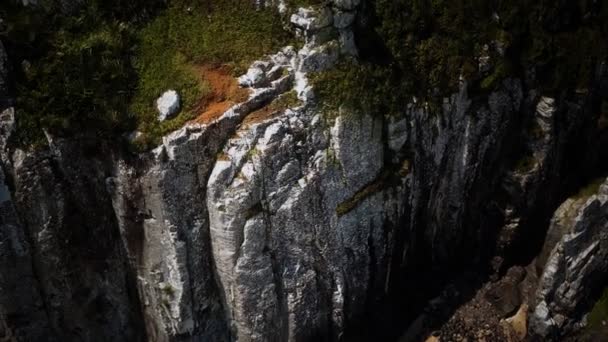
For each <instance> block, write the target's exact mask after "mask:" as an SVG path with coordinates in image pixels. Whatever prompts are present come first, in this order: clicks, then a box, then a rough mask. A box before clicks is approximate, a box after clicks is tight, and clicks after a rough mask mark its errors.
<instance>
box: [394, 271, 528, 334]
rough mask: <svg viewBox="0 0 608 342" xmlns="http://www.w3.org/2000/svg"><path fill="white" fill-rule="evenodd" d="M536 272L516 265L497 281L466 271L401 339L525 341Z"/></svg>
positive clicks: (430, 305) (430, 304)
mask: <svg viewBox="0 0 608 342" xmlns="http://www.w3.org/2000/svg"><path fill="white" fill-rule="evenodd" d="M533 272H534V271H533V270H532V268H531V267H527V268H526V269H524V268H522V267H517V266H516V267H513V268H511V269H510V270H509V271H508V272H507V274H506V275H505V276H504V277H503V278H501V279H500V280H497V281H491V280H490V281H484V280H481V279H475V277H474V276H473V277H470V276H467V275H463V278H462V279H460V280H457V281H455V282H454V283H452V284H450V285H448V286H447V287H446V289H445V290H444V291H443V293H442V294H441V295H440V296H439V297H437V298H435V299H433V300H431V301H430V302H429V304H428V306H427V307H426V309H425V310H424V313H423V314H422V315H421V316H420V317H419V318H418V319H417V320H416V321H415V322H414V323H413V324H412V325H410V327H409V329H408V331H407V333H406V334H405V335H403V337H402V338H401V339H400V340H399V342H409V341H432V342H448V341H452V342H456V341H468V342H472V341H480V342H481V341H484V342H520V341H524V340H525V338H526V333H527V326H526V321H527V315H528V310H529V309H528V305H527V304H526V303H527V302H528V301H529V298H530V296H531V295H532V293H533V291H534V284H535V282H536V280H535V275H534V274H533Z"/></svg>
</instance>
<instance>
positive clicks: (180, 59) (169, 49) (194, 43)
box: [130, 1, 290, 145]
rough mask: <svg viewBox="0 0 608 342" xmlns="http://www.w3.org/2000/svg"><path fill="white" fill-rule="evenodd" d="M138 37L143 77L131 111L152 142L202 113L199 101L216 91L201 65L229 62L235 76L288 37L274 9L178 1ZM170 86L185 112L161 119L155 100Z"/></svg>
mask: <svg viewBox="0 0 608 342" xmlns="http://www.w3.org/2000/svg"><path fill="white" fill-rule="evenodd" d="M138 38H139V41H140V46H139V47H138V50H137V53H136V57H135V63H134V65H135V69H136V70H137V74H138V75H139V76H140V78H139V82H138V87H137V91H136V93H135V96H134V98H133V101H132V104H131V106H130V110H131V111H132V112H134V113H137V115H138V117H139V130H141V131H142V132H143V133H144V134H145V135H146V141H147V144H151V145H155V144H157V143H158V142H159V139H160V137H162V136H163V135H164V134H166V133H168V132H170V131H172V130H175V129H177V128H179V127H181V126H183V124H184V123H185V122H187V121H189V120H192V119H194V118H195V117H196V116H197V115H198V114H200V113H198V112H197V111H196V110H197V109H198V105H199V102H200V101H201V100H202V99H204V98H206V97H209V95H210V92H211V91H212V89H211V88H210V86H209V84H208V82H206V80H205V79H204V77H202V75H201V74H200V73H198V72H197V70H198V68H197V66H200V65H220V64H222V65H227V66H229V68H231V70H232V72H233V73H234V74H235V75H237V74H240V73H243V72H244V71H245V70H246V68H247V67H248V66H249V64H250V63H251V62H253V61H254V60H255V59H256V58H259V57H261V56H263V55H264V54H267V53H270V52H272V51H274V50H276V49H278V48H279V47H281V46H283V45H284V44H287V42H288V41H289V40H290V36H289V35H288V34H287V33H286V32H285V31H284V30H283V28H282V26H281V22H280V19H279V18H278V17H277V15H276V13H274V12H273V11H272V10H270V9H263V10H257V9H255V7H254V6H253V5H252V4H251V3H249V2H242V3H240V4H239V6H235V4H234V3H232V2H229V1H222V2H218V3H215V4H214V5H213V6H212V7H208V6H203V5H196V3H195V4H194V5H192V4H190V5H184V4H174V5H172V6H170V7H169V8H168V9H167V10H166V11H164V12H163V13H161V14H160V15H159V16H157V17H156V18H155V19H154V20H152V21H151V22H150V23H149V24H147V25H146V26H145V27H143V29H142V30H141V31H140V32H139V33H138ZM252 42H255V44H252ZM167 89H175V90H177V91H178V93H179V94H180V96H181V98H182V108H183V110H182V112H181V113H180V114H179V115H178V116H177V117H176V118H174V119H172V120H169V121H166V122H162V123H160V122H158V121H157V120H156V115H157V113H156V109H155V106H154V100H155V99H156V98H157V97H158V96H159V95H160V94H161V93H162V92H163V91H165V90H167Z"/></svg>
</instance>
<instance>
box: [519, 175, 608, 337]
mask: <svg viewBox="0 0 608 342" xmlns="http://www.w3.org/2000/svg"><path fill="white" fill-rule="evenodd" d="M542 253H543V254H542V255H543V256H544V257H543V258H542V260H541V261H545V262H544V265H543V271H542V276H541V278H540V281H539V285H538V289H537V292H536V298H535V300H536V305H535V307H534V309H533V314H532V316H531V318H530V328H531V330H532V332H533V333H534V334H537V335H539V336H541V337H543V338H545V339H551V340H559V339H560V337H562V336H564V335H566V334H568V333H569V332H572V331H575V330H576V325H575V323H577V322H578V321H580V320H581V318H582V317H581V313H582V312H585V310H584V309H585V308H584V307H582V306H583V305H585V303H588V300H589V296H590V295H591V294H592V293H594V292H597V291H598V287H601V286H602V283H601V279H602V278H603V277H604V276H605V275H606V272H608V179H607V180H605V181H604V182H603V183H602V184H601V185H600V186H599V188H598V189H597V191H596V193H595V194H592V195H591V196H588V197H585V198H579V199H569V200H568V201H566V202H565V203H564V204H563V205H562V206H560V207H559V209H558V210H557V211H556V212H555V215H554V217H553V220H552V222H551V227H550V228H549V232H548V234H547V240H546V242H545V245H544V247H543V252H542ZM586 309H587V310H588V309H589V308H586Z"/></svg>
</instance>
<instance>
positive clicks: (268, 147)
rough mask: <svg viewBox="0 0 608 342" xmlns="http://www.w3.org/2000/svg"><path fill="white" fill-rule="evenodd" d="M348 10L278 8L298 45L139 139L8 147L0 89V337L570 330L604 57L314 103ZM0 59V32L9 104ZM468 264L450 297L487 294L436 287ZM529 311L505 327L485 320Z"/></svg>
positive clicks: (588, 287)
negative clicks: (389, 112)
mask: <svg viewBox="0 0 608 342" xmlns="http://www.w3.org/2000/svg"><path fill="white" fill-rule="evenodd" d="M359 5H360V4H359V3H358V2H357V1H344V0H336V1H333V2H331V3H329V4H327V5H323V6H321V7H317V8H316V9H299V10H297V11H295V12H294V13H293V15H292V16H291V17H290V23H291V25H292V28H293V29H294V30H295V31H297V32H298V35H299V36H300V37H301V39H302V40H304V45H303V47H301V48H300V49H296V48H293V47H286V48H284V49H282V50H281V51H277V52H276V53H275V54H272V55H269V56H266V57H265V58H263V59H261V60H259V61H257V62H255V63H254V64H253V65H252V66H251V67H250V69H249V70H248V71H247V73H246V74H245V75H243V76H242V77H241V78H240V79H239V80H240V83H241V85H242V86H243V87H246V88H248V89H249V90H250V95H249V97H248V99H247V100H245V101H244V102H242V103H239V104H237V105H234V106H233V107H231V108H229V109H228V110H227V111H225V112H224V113H223V114H222V115H221V116H219V117H217V118H214V119H213V120H208V121H205V122H191V123H188V124H186V125H185V126H184V127H182V128H180V129H178V130H177V131H175V132H173V133H171V134H169V135H166V136H165V137H163V140H162V144H160V145H159V146H158V147H156V148H155V149H153V150H152V151H150V152H144V153H140V154H137V155H133V154H131V153H129V152H128V151H125V150H124V149H122V148H120V147H117V146H116V145H115V144H112V143H109V142H103V141H100V140H98V139H90V138H79V137H74V138H60V137H54V136H53V135H52V134H47V135H46V140H47V143H48V146H46V147H39V148H37V149H23V148H21V147H17V146H14V144H12V142H11V140H10V136H11V132H12V131H13V129H14V128H13V126H14V125H15V121H17V122H18V121H19V117H18V116H17V117H15V114H14V113H15V112H14V109H13V108H12V107H11V106H10V105H11V103H10V101H6V102H7V104H6V105H5V106H4V108H3V109H4V111H3V112H2V116H1V125H0V129H1V132H2V138H1V139H0V147H1V148H2V151H1V157H2V163H3V167H2V172H0V180H1V181H2V182H1V184H2V186H1V187H0V201H1V203H0V208H1V211H0V217H1V220H0V270H1V272H0V337H3V338H4V339H5V340H9V341H11V340H17V341H45V340H49V341H55V340H56V341H138V340H142V341H143V340H149V341H308V340H324V341H325V340H326V341H334V340H344V341H353V340H371V339H372V338H383V339H387V340H396V339H397V337H398V336H400V335H402V334H403V333H404V332H406V330H407V332H406V333H405V335H403V336H404V339H405V340H419V339H422V338H424V337H426V334H429V333H431V332H432V331H433V330H437V331H439V332H440V335H441V336H442V337H443V338H444V339H445V340H450V339H452V338H455V337H454V336H453V333H454V331H456V332H455V333H456V334H460V335H461V337H469V335H471V336H470V337H471V338H473V339H474V338H479V336H481V335H479V333H480V330H479V329H477V325H476V322H473V323H466V324H461V322H456V323H454V320H450V319H449V316H451V317H456V318H458V317H459V316H458V314H459V312H458V311H457V310H452V309H451V307H453V306H459V305H463V307H464V308H466V307H467V305H468V304H467V303H473V304H471V305H478V304H479V302H481V303H482V304H479V305H482V306H484V305H487V307H488V309H487V311H481V312H490V313H491V315H488V323H487V325H488V327H483V326H482V328H483V329H482V330H483V331H482V332H481V334H482V335H483V334H485V332H484V331H485V330H491V329H490V328H491V327H490V326H489V325H491V324H496V327H499V326H500V327H504V333H503V332H496V333H495V335H492V337H491V340H497V341H498V340H503V339H504V340H522V339H524V338H526V336H528V338H530V339H533V338H538V337H539V336H540V337H542V338H545V339H551V338H553V339H556V340H557V339H560V338H562V337H564V336H567V335H570V334H573V333H576V332H577V331H580V329H581V328H582V327H583V326H584V322H585V319H584V318H585V313H587V312H588V311H589V310H590V309H591V306H592V304H593V301H594V300H595V299H597V297H598V293H599V292H600V291H601V290H602V289H603V287H604V286H605V285H606V284H605V281H606V274H607V273H606V272H607V271H608V269H607V265H606V260H605V259H606V253H608V252H607V251H608V249H607V248H608V245H607V244H606V241H605V240H606V229H607V227H606V225H607V222H608V219H607V215H608V208H607V205H606V202H607V197H608V193H607V189H608V183H606V181H604V180H602V182H603V185H601V186H599V187H597V189H593V191H592V192H591V194H587V193H586V194H584V195H583V196H582V197H580V196H579V198H576V199H568V200H566V199H567V198H568V197H570V196H571V195H572V194H573V193H575V192H576V190H577V189H578V188H580V187H582V186H583V185H585V184H586V183H588V182H589V180H590V179H592V178H593V177H595V176H598V175H601V173H602V171H606V170H605V169H603V167H604V166H605V163H603V162H602V158H603V157H605V152H603V151H602V150H601V148H599V144H601V143H602V142H605V134H606V132H605V128H606V127H605V124H602V122H604V121H602V120H605V117H604V116H601V114H602V113H601V112H600V111H599V110H598V104H599V103H601V101H602V99H605V98H606V96H607V94H608V88H606V86H607V83H606V81H607V80H608V79H607V74H606V71H607V70H606V68H605V64H601V63H600V64H598V67H597V70H596V72H595V73H594V79H593V81H592V84H591V87H590V88H589V89H587V90H586V91H584V92H580V93H576V94H575V95H572V94H565V93H564V94H563V95H560V96H549V95H547V94H543V92H542V91H541V90H538V89H534V88H530V87H529V86H528V84H527V83H526V80H523V79H518V78H506V79H505V80H504V81H501V82H500V83H499V84H497V85H496V86H495V87H494V88H493V89H491V91H489V92H487V94H482V95H481V96H480V95H479V94H472V93H471V91H470V88H469V87H468V85H467V83H466V82H465V81H462V82H461V84H460V87H459V91H458V92H456V93H454V94H453V95H451V96H449V97H446V98H444V99H443V103H442V104H441V106H440V109H439V110H431V108H430V106H429V104H428V103H424V102H421V101H417V100H415V99H412V101H411V102H409V103H403V115H402V116H380V117H379V116H377V115H372V114H371V113H365V112H363V113H361V112H357V111H353V110H349V109H348V108H340V109H339V110H329V109H328V108H327V107H326V106H324V104H323V103H322V102H321V101H319V99H318V98H317V97H316V96H315V89H314V87H312V86H311V84H310V82H309V76H310V75H311V73H313V72H318V71H323V70H327V69H330V68H332V67H333V66H334V65H335V63H337V61H338V59H339V58H342V56H356V55H357V50H356V45H355V40H354V33H353V26H354V25H355V24H356V23H355V18H356V14H357V9H358V8H359V7H358V6H359ZM5 60H6V58H5V57H4V49H3V48H2V46H1V45H0V72H1V74H0V92H2V93H1V94H0V98H7V99H8V95H5V94H6V89H5V88H4V85H5V82H4V80H6V79H7V78H6V68H5V67H4V63H5ZM294 96H295V97H296V98H297V101H295V102H294V101H289V102H288V103H289V104H288V105H285V106H273V103H275V104H276V103H281V102H283V103H284V102H285V101H283V100H284V99H286V98H288V97H294ZM603 114H604V115H606V113H603ZM603 153H604V154H603ZM604 176H605V175H604ZM564 201H565V202H564ZM562 202H564V203H563V204H562ZM560 204H561V206H560ZM537 256H538V258H536V257H537ZM535 258H536V259H535ZM528 265H530V266H528ZM525 266H528V267H527V268H526V269H525V270H523V267H525ZM514 267H515V268H514ZM470 273H472V274H475V279H476V282H474V283H469V284H467V285H465V287H466V286H468V291H473V292H475V291H476V290H478V289H481V292H483V293H484V294H485V293H486V292H487V293H490V294H492V293H498V295H497V296H498V297H499V298H498V299H496V300H494V299H492V297H491V296H485V295H484V296H481V297H483V298H481V297H480V298H477V297H474V296H467V295H462V294H457V295H452V294H451V293H452V292H453V291H452V290H453V289H454V288H456V289H458V290H457V291H456V292H458V291H460V292H465V291H462V290H461V289H462V285H461V284H457V285H454V283H453V282H454V281H455V280H457V279H459V278H460V276H461V275H462V274H470ZM524 279H525V280H524ZM521 284H525V285H526V286H527V287H526V289H523V286H522V285H521ZM496 289H499V290H498V292H497V290H496ZM493 291H494V292H493ZM481 292H480V293H481ZM512 292H513V293H515V294H513V295H508V294H511V293H512ZM437 296H439V297H438V298H439V300H436V301H433V300H431V301H430V302H429V300H430V299H432V298H433V297H437ZM453 297H458V298H456V299H455V300H454V301H453V302H451V303H450V300H452V299H454V298H453ZM506 297H508V298H509V301H505V300H504V298H506ZM488 298H489V299H488ZM513 298H514V299H513ZM511 299H513V300H511ZM476 301H477V302H476ZM505 303H507V304H505ZM455 304H456V305H455ZM436 306H442V307H443V308H444V309H445V308H448V309H447V310H448V318H447V319H446V318H445V317H443V316H444V315H443V314H441V315H439V314H438V315H436V317H435V316H434V314H432V313H429V312H430V311H432V310H429V307H436ZM484 307H485V306H484ZM528 307H529V308H530V309H529V313H530V319H529V328H530V329H527V327H526V328H525V329H524V330H523V333H522V331H521V329H520V328H518V327H517V326H516V325H513V324H511V325H509V324H507V325H505V324H504V322H502V321H501V320H502V319H503V318H507V317H509V316H513V315H514V314H515V315H516V316H517V314H518V311H519V312H522V313H527V312H528V310H527V308H528ZM492 317H495V318H496V319H495V320H491V318H492ZM517 317H521V315H520V316H517ZM465 318H466V317H465ZM463 320H464V319H463ZM512 321H513V318H511V321H510V322H512ZM524 321H526V322H527V319H524ZM412 322H414V324H411V325H410V323H412ZM467 324H469V325H467ZM484 324H486V323H485V322H484ZM408 325H410V328H409V329H406V328H407V326H408ZM484 329H485V330H484ZM501 329H503V328H501ZM528 330H529V331H528ZM501 331H502V330H501ZM484 336H485V335H484ZM487 338H490V337H487ZM442 340H443V339H442Z"/></svg>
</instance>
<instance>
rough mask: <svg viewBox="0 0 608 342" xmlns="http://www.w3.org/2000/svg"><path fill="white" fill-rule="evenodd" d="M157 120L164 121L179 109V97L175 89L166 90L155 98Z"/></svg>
mask: <svg viewBox="0 0 608 342" xmlns="http://www.w3.org/2000/svg"><path fill="white" fill-rule="evenodd" d="M156 109H158V121H165V120H167V119H170V118H171V117H173V116H174V115H175V114H177V112H179V110H180V97H179V94H178V93H177V92H176V91H175V90H167V91H166V92H164V93H163V94H162V95H161V97H159V98H158V99H157V100H156Z"/></svg>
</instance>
